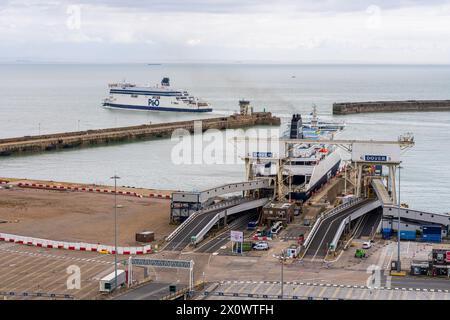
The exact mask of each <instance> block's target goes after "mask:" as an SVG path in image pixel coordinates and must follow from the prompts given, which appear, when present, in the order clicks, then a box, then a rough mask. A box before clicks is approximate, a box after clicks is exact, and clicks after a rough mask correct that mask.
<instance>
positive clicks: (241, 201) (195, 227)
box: [164, 198, 270, 251]
mask: <svg viewBox="0 0 450 320" xmlns="http://www.w3.org/2000/svg"><path fill="white" fill-rule="evenodd" d="M269 201H270V199H268V198H262V199H253V198H237V199H232V200H228V201H223V202H220V203H218V204H215V205H212V206H210V207H208V208H205V209H203V210H199V211H196V212H194V213H193V214H191V215H190V216H189V217H188V218H187V219H186V220H185V221H184V222H183V223H182V224H181V225H180V226H178V228H177V229H175V231H173V232H172V233H171V234H170V235H169V236H168V237H167V239H166V240H167V244H166V246H165V247H164V250H172V251H181V250H183V249H184V248H185V247H186V246H187V245H188V244H190V243H194V244H197V243H199V242H200V241H201V240H203V238H204V236H205V235H206V234H207V233H208V231H210V230H211V228H212V227H213V226H214V225H215V224H217V223H218V222H219V221H220V219H222V218H225V216H230V215H234V214H237V213H240V212H243V211H247V210H251V209H255V208H259V207H263V206H264V205H265V204H267V203H268V202H269Z"/></svg>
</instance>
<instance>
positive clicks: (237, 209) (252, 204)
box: [194, 198, 270, 244]
mask: <svg viewBox="0 0 450 320" xmlns="http://www.w3.org/2000/svg"><path fill="white" fill-rule="evenodd" d="M269 201H270V200H269V199H267V198H262V199H258V200H254V201H248V202H246V203H242V204H241V205H237V206H235V207H232V208H230V209H225V210H223V211H220V212H218V213H217V214H216V215H215V216H214V218H212V219H211V220H210V221H209V222H208V224H207V225H206V226H204V227H203V228H202V230H200V231H199V232H198V233H197V235H196V236H195V241H194V244H196V243H199V242H200V241H202V240H203V238H204V237H205V235H206V234H207V233H208V231H209V230H211V228H212V227H213V226H214V224H216V223H217V221H219V220H220V219H222V218H224V217H225V214H226V215H233V214H235V213H238V212H242V211H245V210H250V209H252V208H257V207H261V206H264V205H265V204H266V203H267V202H269Z"/></svg>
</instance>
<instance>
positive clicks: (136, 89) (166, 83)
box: [103, 78, 212, 112]
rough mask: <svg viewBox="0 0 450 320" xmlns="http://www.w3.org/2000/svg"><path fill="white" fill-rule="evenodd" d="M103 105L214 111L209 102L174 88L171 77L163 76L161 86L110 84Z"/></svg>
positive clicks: (136, 108) (149, 109) (123, 107)
mask: <svg viewBox="0 0 450 320" xmlns="http://www.w3.org/2000/svg"><path fill="white" fill-rule="evenodd" d="M103 106H104V107H106V108H117V109H128V110H145V111H172V112H211V111H212V108H211V107H210V105H209V103H207V102H205V101H202V100H200V99H199V98H196V97H194V96H192V95H190V94H189V92H187V91H186V90H177V89H172V88H171V87H170V80H169V78H163V79H162V81H161V86H154V87H150V86H137V85H135V84H131V83H112V84H110V85H109V96H108V97H107V98H106V99H104V101H103Z"/></svg>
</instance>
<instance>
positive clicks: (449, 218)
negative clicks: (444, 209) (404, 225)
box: [383, 205, 450, 227]
mask: <svg viewBox="0 0 450 320" xmlns="http://www.w3.org/2000/svg"><path fill="white" fill-rule="evenodd" d="M399 211H400V212H399ZM399 214H400V220H410V221H416V222H420V223H426V224H440V225H443V226H446V227H449V226H450V214H448V213H431V212H426V211H421V210H413V209H410V208H403V207H401V208H400V209H399V207H398V206H395V205H385V206H383V217H386V218H390V219H397V218H398V215H399Z"/></svg>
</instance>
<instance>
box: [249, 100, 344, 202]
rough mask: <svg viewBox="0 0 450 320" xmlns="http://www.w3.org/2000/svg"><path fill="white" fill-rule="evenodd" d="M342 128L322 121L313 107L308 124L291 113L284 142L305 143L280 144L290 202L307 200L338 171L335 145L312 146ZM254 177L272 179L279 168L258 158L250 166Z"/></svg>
mask: <svg viewBox="0 0 450 320" xmlns="http://www.w3.org/2000/svg"><path fill="white" fill-rule="evenodd" d="M343 129H344V124H343V123H332V122H321V121H319V119H318V117H317V111H316V108H315V107H313V112H312V114H311V118H310V121H303V119H302V117H301V115H299V114H294V115H293V116H292V119H291V121H290V124H289V125H288V129H287V130H286V131H285V132H284V133H283V134H282V137H281V141H282V140H283V139H303V140H306V142H301V140H299V143H293V144H286V145H283V146H282V148H286V149H283V151H282V152H280V154H284V156H283V158H284V159H285V161H284V165H283V167H282V174H283V180H285V181H286V184H288V185H289V193H290V197H291V199H295V200H303V201H305V200H307V199H308V198H309V197H310V196H311V194H312V192H314V191H316V190H317V189H319V188H320V187H321V186H322V185H323V184H325V183H326V182H327V181H328V180H330V179H331V177H333V176H334V175H335V174H336V173H337V171H338V170H339V167H340V164H341V156H340V154H339V152H338V150H337V146H335V145H330V144H324V143H320V142H319V141H318V142H317V143H315V142H314V141H315V140H331V139H333V138H334V137H335V136H337V135H338V134H339V133H340V132H341V131H342V130H343ZM253 168H254V174H255V175H256V176H275V175H276V172H277V170H278V168H277V167H276V163H274V162H273V161H271V159H261V158H259V159H257V161H256V163H254V164H253Z"/></svg>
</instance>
